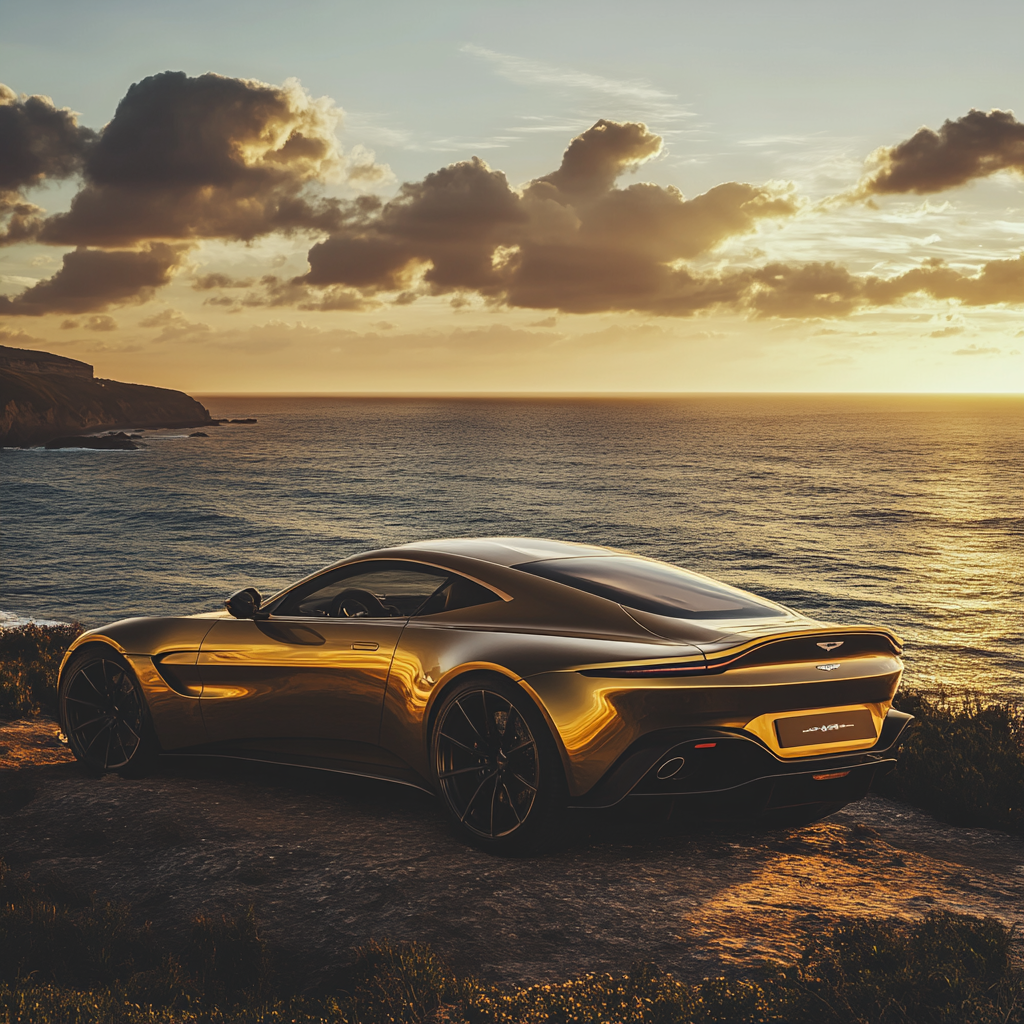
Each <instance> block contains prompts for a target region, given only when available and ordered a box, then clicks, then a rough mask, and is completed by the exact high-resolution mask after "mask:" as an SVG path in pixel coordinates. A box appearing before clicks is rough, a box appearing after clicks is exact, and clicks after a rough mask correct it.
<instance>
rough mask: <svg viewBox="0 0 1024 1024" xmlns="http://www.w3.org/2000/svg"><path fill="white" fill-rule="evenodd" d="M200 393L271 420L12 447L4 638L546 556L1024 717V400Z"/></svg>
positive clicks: (1, 503)
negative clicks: (345, 565)
mask: <svg viewBox="0 0 1024 1024" xmlns="http://www.w3.org/2000/svg"><path fill="white" fill-rule="evenodd" d="M196 397H197V398H198V399H199V400H200V401H202V402H203V404H204V405H206V406H207V407H208V408H209V409H210V412H211V415H213V416H214V417H216V418H229V417H253V416H254V417H256V418H257V420H258V422H257V423H256V424H254V425H242V424H227V425H223V426H219V427H216V428H213V429H211V430H209V431H207V433H208V434H209V435H210V436H209V437H207V438H194V439H192V438H189V437H188V434H189V433H191V432H192V431H188V430H177V431H174V430H164V431H146V432H145V434H144V437H143V442H142V443H143V444H144V445H145V447H144V448H142V449H141V450H140V451H137V452H96V451H83V450H64V451H43V450H40V449H30V450H13V449H7V450H5V451H4V454H3V458H4V465H5V474H6V477H7V480H8V486H7V487H6V488H5V490H4V494H3V498H2V499H0V509H2V513H3V523H4V527H3V530H4V535H5V537H4V548H5V553H4V562H5V573H4V582H3V587H2V591H0V622H3V621H5V620H4V618H3V616H6V617H7V618H6V621H7V622H8V623H9V624H10V623H12V622H15V621H22V620H24V619H26V618H32V617H34V618H36V619H43V620H50V621H68V620H71V619H75V620H78V621H81V622H82V623H83V624H85V625H87V626H97V625H101V624H102V623H103V622H105V621H110V620H112V619H117V618H122V617H126V616H130V615H148V614H157V615H166V614H191V613H194V612H199V611H204V610H212V609H215V608H217V607H219V606H220V605H221V604H222V602H223V599H224V597H225V596H226V595H227V594H228V593H230V592H231V591H233V590H235V589H238V588H239V587H242V586H246V585H255V586H258V587H259V588H260V589H262V590H264V592H265V593H269V592H272V591H274V590H277V589H280V588H281V587H283V586H285V585H287V584H288V583H289V582H292V581H294V580H296V579H298V578H300V577H301V576H303V575H305V574H307V573H308V572H310V571H313V570H315V569H317V568H319V567H320V566H322V565H325V564H329V563H331V562H333V561H336V560H339V559H341V558H344V557H348V556H350V555H353V554H356V553H358V552H360V551H365V550H371V549H374V548H378V547H386V546H391V545H394V544H397V543H403V542H406V541H414V540H417V539H425V538H428V537H443V536H473V535H506V536H507V535H519V536H523V535H525V536H550V537H554V538H557V539H564V540H579V541H584V542H587V543H598V544H606V545H608V546H612V547H619V548H626V549H629V550H635V551H638V552H640V553H641V554H645V555H649V556H651V557H656V558H661V559H664V560H667V561H670V562H674V563H677V564H681V565H684V566H685V567H687V568H692V569H695V570H698V571H700V572H704V573H706V574H708V575H710V576H713V577H716V578H719V579H722V580H724V581H725V582H728V583H731V584H734V585H736V586H739V587H742V588H744V589H747V590H750V591H753V592H755V593H759V594H763V595H764V596H767V597H769V598H772V599H773V600H777V601H780V602H781V603H783V604H787V605H790V606H792V607H795V608H797V609H798V610H800V611H802V612H805V613H806V614H809V615H811V616H812V617H814V618H817V619H821V620H825V621H832V622H838V623H842V624H847V625H858V624H863V625H882V626H888V627H890V628H892V629H894V630H895V631H896V632H897V633H898V634H900V635H901V636H902V637H903V638H904V639H905V640H906V642H907V672H906V675H905V680H906V682H907V683H908V684H912V685H918V686H922V687H924V688H926V689H931V690H934V689H937V688H938V687H940V686H947V687H950V688H952V689H956V688H958V687H961V686H974V687H977V688H980V689H981V690H983V691H984V692H986V693H990V694H992V695H1003V696H1017V695H1019V691H1020V682H1021V650H1022V642H1021V630H1020V613H1019V608H1020V607H1021V606H1022V604H1024V583H1022V580H1021V566H1020V561H1021V560H1020V555H1019V552H1020V547H1021V540H1022V539H1024V515H1022V512H1021V509H1020V508H1019V494H1020V493H1021V490H1022V484H1024V480H1022V469H1021V466H1020V458H1019V453H1020V451H1021V450H1022V449H1024V418H1022V417H1021V416H1020V415H1019V412H1020V406H1021V404H1022V401H1024V396H1015V395H974V394H954V395H942V394H932V395H928V394H909V395H908V394H900V395H895V394H877V393H867V394H851V393H824V394H822V393H766V392H739V393H737V392H729V393H708V392H697V393H688V394H678V393H673V394H668V395H665V394H654V393H642V394H609V393H603V394H599V395H584V394H573V395H550V394H536V393H531V394H524V393H519V394H512V395H509V394H506V395H495V394H491V395H486V396H481V395H476V394H458V395H447V396H437V395H428V394H415V395H412V394H409V395H388V396H380V395H369V394H355V395H298V396H296V395H289V394H277V395H271V394H258V393H238V394H227V395H226V394H214V393H210V392H207V393H203V392H198V393H196Z"/></svg>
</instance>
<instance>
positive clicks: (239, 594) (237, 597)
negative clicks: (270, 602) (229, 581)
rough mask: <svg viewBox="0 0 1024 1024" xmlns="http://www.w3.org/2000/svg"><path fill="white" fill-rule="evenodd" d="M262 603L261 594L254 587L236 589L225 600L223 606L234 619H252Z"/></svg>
mask: <svg viewBox="0 0 1024 1024" xmlns="http://www.w3.org/2000/svg"><path fill="white" fill-rule="evenodd" d="M262 603H263V595H262V594H261V593H260V592H259V591H258V590H257V589H256V588H255V587H246V588H245V590H237V591H235V593H233V594H232V595H231V596H230V597H229V598H228V599H227V600H226V601H225V602H224V607H225V608H227V610H228V611H229V612H230V613H231V614H232V615H234V617H235V618H236V619H254V618H256V613H257V612H258V611H259V610H260V605H261V604H262Z"/></svg>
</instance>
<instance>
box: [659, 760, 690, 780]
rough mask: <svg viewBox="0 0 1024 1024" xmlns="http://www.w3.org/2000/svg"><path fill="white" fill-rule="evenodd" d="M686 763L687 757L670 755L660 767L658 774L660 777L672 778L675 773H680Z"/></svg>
mask: <svg viewBox="0 0 1024 1024" xmlns="http://www.w3.org/2000/svg"><path fill="white" fill-rule="evenodd" d="M684 764H686V758H685V757H670V758H669V759H668V760H667V761H666V762H665V763H664V764H663V765H661V767H660V768H658V771H657V776H658V778H659V779H671V778H672V777H673V776H674V775H678V774H679V773H680V772H681V771H682V770H683V765H684Z"/></svg>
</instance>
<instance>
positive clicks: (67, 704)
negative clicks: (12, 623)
mask: <svg viewBox="0 0 1024 1024" xmlns="http://www.w3.org/2000/svg"><path fill="white" fill-rule="evenodd" d="M60 722H61V727H62V729H63V730H64V734H65V735H66V736H67V738H68V746H70V747H71V752H72V753H73V754H74V755H75V757H76V758H77V759H78V761H79V762H81V763H82V765H84V767H85V768H86V769H88V770H89V771H90V772H94V773H96V774H99V773H102V772H111V771H119V772H121V774H123V775H129V776H134V775H141V774H144V773H145V771H147V770H148V769H149V768H150V767H152V764H153V762H154V761H155V759H156V755H157V746H156V741H155V739H154V738H153V733H152V728H151V726H150V724H149V716H148V713H147V710H146V704H145V701H144V699H143V697H142V690H141V688H140V687H139V684H138V681H137V680H136V679H135V674H134V673H133V672H132V670H131V668H130V667H129V665H128V663H127V662H126V661H124V659H123V658H121V657H120V656H119V655H117V654H115V653H114V652H113V651H109V652H98V651H95V650H93V651H88V650H87V651H83V652H82V653H81V654H80V655H77V656H76V657H74V658H73V659H72V660H71V662H70V663H69V664H68V667H67V670H66V671H65V673H64V680H63V682H62V683H61V687H60Z"/></svg>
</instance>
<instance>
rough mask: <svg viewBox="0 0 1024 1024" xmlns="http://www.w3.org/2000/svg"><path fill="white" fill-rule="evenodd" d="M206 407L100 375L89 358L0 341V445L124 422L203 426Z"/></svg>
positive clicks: (33, 442) (122, 425)
mask: <svg viewBox="0 0 1024 1024" xmlns="http://www.w3.org/2000/svg"><path fill="white" fill-rule="evenodd" d="M212 423H213V420H212V419H211V418H210V413H209V411H208V410H207V409H206V408H205V407H204V406H202V405H200V404H199V402H197V401H196V400H195V399H194V398H189V396H188V395H186V394H185V393H184V392H183V391H172V390H171V389H170V388H154V387H149V386H148V385H146V384H122V383H121V382H120V381H116V380H100V379H97V378H95V377H93V375H92V367H91V366H90V365H89V364H88V363H82V362H79V361H78V360H77V359H68V358H67V357H66V356H58V355H53V354H51V353H50V352H33V351H32V350H30V349H22V348H8V347H6V346H4V345H0V445H2V446H5V447H15V446H21V447H26V446H29V445H37V444H45V443H46V442H47V441H49V440H50V439H51V438H53V437H57V436H58V435H60V434H81V433H93V432H95V431H98V430H121V429H124V428H125V427H145V428H148V429H150V430H155V429H157V428H159V427H178V428H180V427H202V426H206V425H209V424H212Z"/></svg>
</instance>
